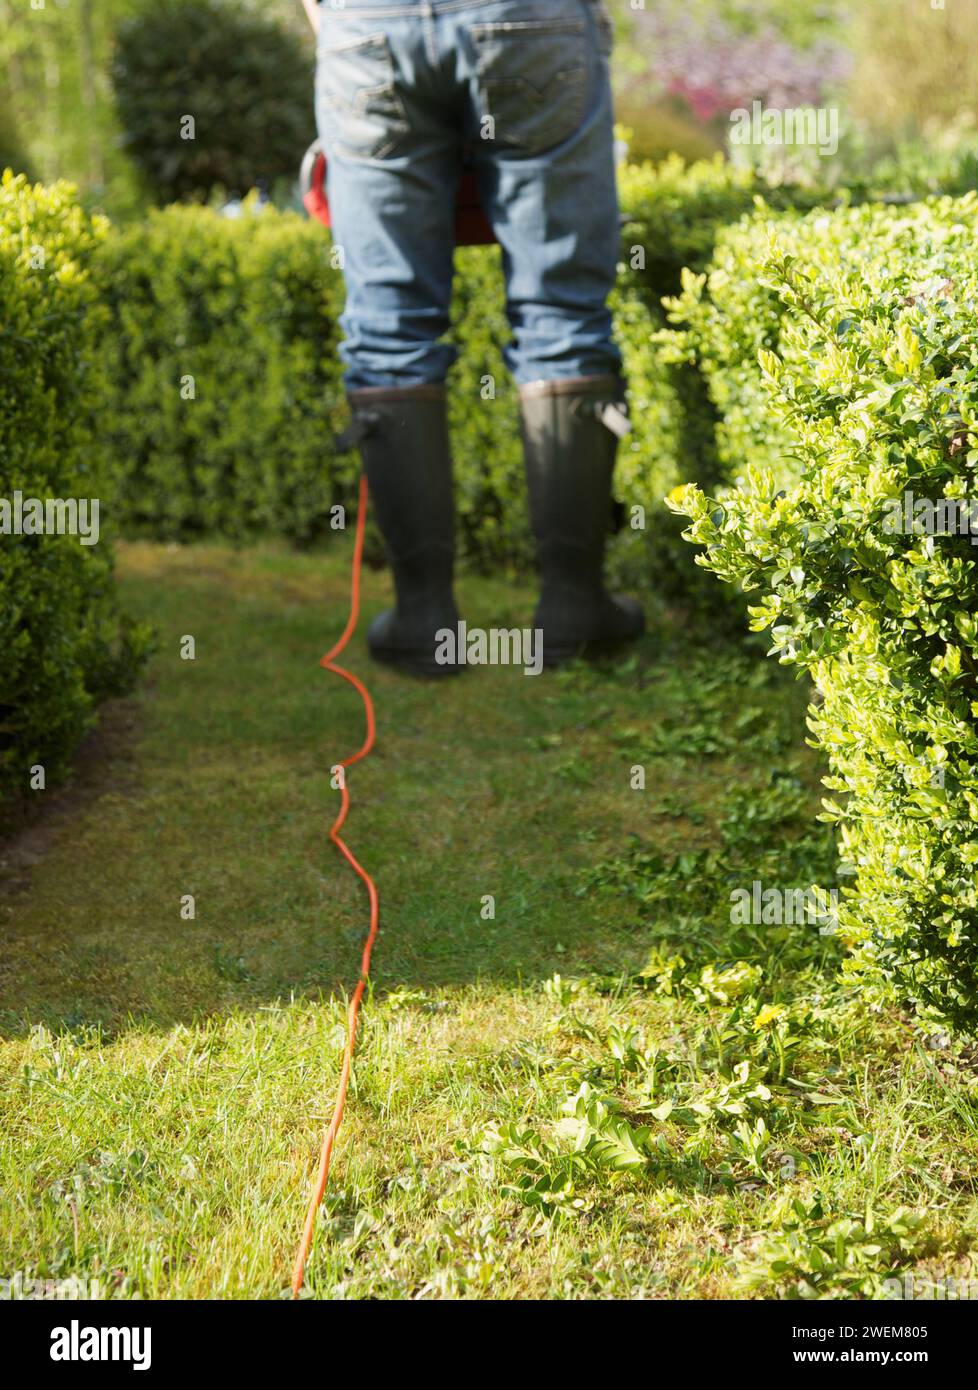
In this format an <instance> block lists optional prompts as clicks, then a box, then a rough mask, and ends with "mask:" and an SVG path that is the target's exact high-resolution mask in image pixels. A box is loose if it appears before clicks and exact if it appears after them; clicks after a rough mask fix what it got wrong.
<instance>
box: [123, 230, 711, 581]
mask: <svg viewBox="0 0 978 1390" xmlns="http://www.w3.org/2000/svg"><path fill="white" fill-rule="evenodd" d="M457 267H458V274H457V275H456V285H455V300H454V306H453V313H452V328H451V330H450V337H451V339H452V340H453V341H454V342H455V344H456V345H457V347H458V349H459V356H458V361H457V362H456V364H455V366H454V368H453V369H452V373H451V377H450V381H449V387H450V394H449V402H450V413H451V430H452V439H453V446H454V450H455V455H456V486H457V500H458V514H459V548H460V553H461V555H462V557H463V559H466V560H468V561H469V562H470V563H471V564H472V565H474V566H477V567H480V568H484V569H485V568H490V567H492V568H498V567H499V566H504V567H505V566H523V565H526V564H528V563H529V561H530V558H531V554H532V547H531V543H530V535H529V528H528V522H527V517H526V506H525V501H524V497H523V464H522V453H521V448H520V441H519V427H518V409H517V394H516V389H515V387H514V385H513V383H512V381H511V379H510V377H509V374H508V373H507V372H506V370H505V368H504V366H503V359H502V348H503V345H504V343H505V341H506V338H507V335H508V331H509V330H508V327H507V323H506V317H505V310H504V298H503V284H502V270H501V266H500V256H499V251H498V248H484V247H478V248H476V247H470V248H463V249H461V250H460V251H459V252H458V253H457ZM96 273H97V275H98V277H99V280H100V282H101V285H102V297H103V303H104V304H105V306H106V307H107V309H108V318H107V320H106V322H105V325H104V331H103V337H102V359H103V362H104V365H105V369H106V370H105V376H106V382H107V391H108V395H107V399H106V403H105V407H104V412H103V419H104V424H103V433H104V439H105V442H106V446H107V448H108V450H109V452H110V454H111V456H112V458H113V459H114V460H115V470H116V478H117V483H118V491H119V497H120V505H121V507H122V509H123V516H124V522H125V526H126V528H127V529H128V530H129V531H130V532H132V533H133V534H144V535H152V536H156V537H159V538H162V539H180V540H191V539H193V538H194V537H200V536H204V535H221V536H226V537H229V538H232V539H235V540H243V539H245V538H247V537H248V536H253V535H259V534H269V533H272V534H278V535H282V536H285V537H287V538H288V539H290V540H291V541H293V542H296V543H299V544H308V543H312V542H315V541H318V540H320V539H324V538H327V537H328V536H329V534H330V509H331V507H332V506H333V505H334V504H336V503H341V504H349V503H352V501H353V500H354V496H355V482H356V477H357V470H358V462H357V459H356V456H355V454H353V453H350V452H342V451H340V450H338V449H337V447H336V440H337V438H338V437H339V436H340V435H341V434H342V432H343V430H344V428H345V426H346V424H347V423H348V416H347V409H346V403H345V399H344V393H343V386H342V364H341V363H340V360H339V357H338V352H337V349H338V343H339V329H338V323H337V320H338V318H339V313H340V310H341V308H342V299H343V285H342V276H341V274H340V272H339V270H338V269H335V268H333V265H332V251H331V247H330V244H329V240H328V237H327V234H326V233H325V232H324V231H323V229H322V228H321V227H320V226H318V224H316V223H311V222H308V221H306V220H304V219H302V218H300V217H298V216H297V215H295V214H294V213H290V212H276V211H274V210H271V209H268V208H265V209H262V210H260V211H258V210H254V209H249V210H247V211H246V212H245V214H244V215H243V216H242V217H240V218H236V219H228V218H223V217H221V216H219V215H218V214H217V213H215V212H213V211H212V210H210V209H206V208H200V207H187V206H173V207H170V208H167V209H165V210H164V211H162V212H155V213H153V214H151V216H150V217H149V218H148V219H147V220H146V221H145V222H141V223H139V224H137V225H134V226H132V227H128V228H125V229H124V230H122V231H120V232H118V233H117V234H115V235H114V236H111V237H109V238H108V239H106V241H105V242H104V243H103V244H102V246H101V247H100V249H99V255H98V262H97V272H96ZM614 308H615V319H616V325H617V334H618V338H619V341H620V344H621V348H622V352H623V355H624V357H625V361H626V368H627V373H628V377H629V382H630V391H631V397H632V407H633V414H634V417H635V429H634V432H633V434H632V436H630V438H629V439H628V440H627V441H626V443H625V444H624V446H623V448H622V465H621V468H620V470H619V488H620V500H621V501H622V502H624V503H632V502H638V503H641V504H642V505H643V506H644V507H645V508H646V511H647V519H649V515H648V514H651V513H652V512H658V513H659V522H658V524H659V525H660V526H661V525H668V524H669V523H670V522H671V518H670V517H669V515H668V513H667V512H666V510H665V508H664V506H663V505H662V498H663V497H664V496H665V494H666V492H668V491H669V490H670V488H672V487H674V486H675V485H676V483H678V482H679V481H680V480H681V478H682V476H684V475H683V474H682V473H681V472H680V469H679V465H678V462H677V460H678V457H679V453H680V451H679V449H678V430H677V426H676V417H675V407H674V395H673V392H672V389H671V386H670V384H669V382H668V380H667V378H666V376H665V374H664V372H663V370H662V369H661V367H659V365H658V364H657V362H656V360H655V357H654V354H652V353H651V352H650V348H649V344H650V339H651V336H652V333H653V332H654V331H655V329H656V328H657V327H659V326H660V320H659V318H658V315H657V312H656V309H655V308H654V306H652V305H651V304H650V303H649V300H648V295H647V293H646V292H645V291H644V290H643V289H642V288H641V287H639V286H637V285H635V284H634V283H624V284H623V286H622V287H621V289H619V290H618V291H616V294H615V301H614ZM642 535H643V536H645V537H646V538H647V535H648V531H646V532H644V533H642ZM642 554H643V555H644V554H645V549H644V547H642Z"/></svg>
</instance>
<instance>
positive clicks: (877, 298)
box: [674, 194, 978, 1030]
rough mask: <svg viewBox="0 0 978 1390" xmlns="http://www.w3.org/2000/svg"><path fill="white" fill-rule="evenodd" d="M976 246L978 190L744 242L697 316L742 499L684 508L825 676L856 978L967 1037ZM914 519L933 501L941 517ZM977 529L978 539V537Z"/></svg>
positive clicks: (719, 559) (774, 226)
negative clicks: (965, 529) (909, 520)
mask: <svg viewBox="0 0 978 1390" xmlns="http://www.w3.org/2000/svg"><path fill="white" fill-rule="evenodd" d="M976 233H978V197H976V195H974V194H972V195H970V196H968V197H966V198H962V199H959V200H952V199H942V200H933V201H931V202H929V203H927V204H925V205H917V206H915V207H912V208H909V209H903V210H894V209H889V208H881V207H876V208H860V209H848V210H843V211H839V212H836V213H835V214H832V215H825V214H813V215H809V216H807V217H804V218H801V219H795V220H785V219H782V220H781V221H777V222H772V220H771V218H770V215H769V214H768V213H766V212H762V213H761V214H759V215H758V216H757V217H756V218H755V219H754V220H753V221H752V222H751V223H749V224H747V225H745V226H744V227H742V228H740V229H738V230H736V231H732V232H730V233H727V234H725V236H724V237H723V238H722V239H721V246H720V248H719V251H718V255H717V260H716V263H715V265H714V267H713V269H712V270H711V272H710V275H709V276H708V277H707V279H706V280H705V281H700V280H695V279H693V278H688V279H687V286H686V291H685V294H684V296H683V297H682V303H681V304H677V305H676V306H675V309H674V312H675V314H676V316H677V317H680V316H682V315H684V314H685V316H686V317H687V319H688V335H689V336H688V338H687V340H686V342H685V346H686V348H687V349H690V350H695V351H696V352H697V354H698V356H699V360H700V362H701V364H702V366H703V368H704V370H705V371H706V372H707V374H708V377H709V380H710V384H711V388H712V391H713V396H714V400H715V401H716V403H717V404H718V406H720V408H722V409H724V410H725V411H726V420H725V429H724V433H723V446H722V448H723V452H724V455H725V466H726V469H727V472H728V476H729V478H730V479H731V480H733V479H736V484H737V485H736V486H733V487H727V488H726V489H724V490H721V491H720V492H719V493H718V494H717V495H716V496H713V497H710V496H708V495H707V494H706V493H705V492H704V491H703V490H701V489H699V488H696V487H692V486H691V487H688V488H686V489H683V490H681V491H680V492H679V493H678V494H677V495H676V497H675V498H674V505H675V506H676V507H677V509H678V510H679V511H681V512H682V513H683V514H684V515H685V516H686V517H687V518H688V519H689V520H690V521H691V523H692V524H691V526H690V528H689V531H688V535H689V538H690V539H691V540H693V541H695V542H697V543H698V544H700V545H702V546H705V547H706V550H705V553H704V554H703V555H702V556H701V557H700V558H701V560H702V563H703V564H704V565H706V566H707V567H708V568H709V569H711V570H712V571H714V573H716V574H717V575H719V576H720V577H721V578H723V579H726V580H730V581H734V582H737V583H738V584H740V585H742V586H743V587H744V588H746V589H748V590H751V591H753V592H754V593H755V595H759V602H757V603H756V606H755V607H754V608H753V609H752V613H753V617H754V626H755V627H756V628H757V629H758V630H761V629H769V630H770V633H771V639H772V643H773V647H774V650H775V651H776V652H777V653H778V654H779V656H780V659H781V660H782V661H785V662H791V663H795V664H797V665H799V666H800V667H803V668H805V669H807V670H808V671H810V672H811V674H812V676H813V677H814V681H815V685H816V688H817V692H818V698H817V700H816V702H815V703H814V705H813V707H812V711H811V728H812V731H813V736H814V738H815V739H816V741H817V742H818V744H819V745H820V746H821V747H822V748H823V749H824V750H825V752H826V754H827V756H828V760H829V765H830V768H831V774H832V775H831V777H830V778H829V779H828V780H827V786H828V787H829V788H830V790H832V791H833V792H834V793H835V796H834V797H833V798H832V799H830V800H827V801H826V803H825V805H826V812H825V814H826V817H827V818H829V819H832V820H834V821H836V822H838V825H839V834H840V848H841V852H842V855H843V858H844V860H845V861H846V863H847V864H848V865H849V866H850V867H851V869H852V871H853V872H852V876H851V878H849V879H845V880H843V885H842V896H841V904H840V908H839V923H840V929H841V931H842V932H843V934H844V936H845V938H846V940H847V941H848V943H849V944H850V945H851V947H852V956H851V960H850V963H849V964H850V968H851V969H852V970H853V971H854V972H856V973H857V974H859V975H861V976H862V978H863V979H864V981H865V983H866V986H867V990H868V998H869V999H870V1000H873V999H886V998H896V999H899V1000H901V1001H909V1002H910V1003H911V1004H913V1005H914V1006H915V1007H916V1008H917V1009H918V1010H919V1011H920V1012H921V1014H923V1015H925V1016H927V1017H932V1018H936V1019H939V1020H942V1021H944V1022H948V1023H951V1024H952V1025H955V1026H957V1027H960V1028H964V1029H968V1030H974V1028H975V1027H976V1026H978V876H976V865H978V731H976V715H978V616H976V615H978V548H976V546H975V545H974V544H973V543H972V541H973V539H978V505H976V506H975V507H974V508H972V505H971V499H978V486H976V474H978V317H976V309H978V273H976V267H975V256H974V246H975V237H976ZM683 345H684V344H683V341H682V339H680V340H678V342H674V346H677V347H678V348H681V347H683ZM908 498H909V499H910V507H909V510H908V509H907V503H906V499H908ZM915 502H922V503H929V504H931V514H930V519H929V521H928V515H927V512H928V509H927V507H915V505H914V503H915ZM949 503H950V504H951V505H950V507H949ZM935 507H944V508H946V509H948V511H949V512H950V521H951V524H950V525H949V524H948V517H947V516H945V517H944V518H943V519H942V518H941V516H940V513H939V512H936V513H935V512H934V510H933V509H934V508H935ZM897 508H899V509H900V510H899V514H897V512H896V510H895V509H897ZM908 515H909V516H911V517H914V516H916V517H917V519H916V520H915V521H914V522H913V525H911V526H909V527H907V526H906V525H905V518H906V517H907V516H908ZM901 518H903V519H904V520H901ZM972 518H973V519H974V521H975V524H976V535H975V536H974V537H973V536H972V535H971V534H966V533H960V531H959V528H960V527H961V526H964V525H968V524H970V522H971V520H972ZM847 885H848V886H847Z"/></svg>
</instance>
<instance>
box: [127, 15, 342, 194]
mask: <svg viewBox="0 0 978 1390" xmlns="http://www.w3.org/2000/svg"><path fill="white" fill-rule="evenodd" d="M112 83H113V87H114V91H115V99H116V108H117V112H118V117H119V121H120V124H121V127H122V132H123V134H122V141H123V145H124V148H125V149H126V150H127V151H128V152H129V154H130V155H131V157H132V158H133V160H134V161H135V163H136V164H137V166H138V167H139V170H140V172H141V173H142V175H143V177H144V179H145V180H146V183H147V185H148V186H149V189H150V191H151V192H152V194H153V196H154V197H156V198H159V199H160V200H166V199H178V198H187V197H194V196H201V195H206V194H207V193H208V192H209V191H210V190H211V189H212V188H214V187H215V186H220V187H222V188H224V189H227V190H229V191H233V192H238V193H244V192H246V191H247V190H248V189H249V188H251V187H253V186H254V185H255V183H256V182H257V181H258V180H259V179H262V180H266V181H268V182H269V183H270V184H271V183H274V182H275V181H276V180H277V179H282V178H286V177H287V178H290V179H291V178H292V177H293V176H294V174H295V170H296V167H297V164H298V161H299V159H300V157H301V155H302V152H303V150H304V149H305V148H306V145H307V144H308V142H309V140H310V138H311V136H312V134H313V132H314V129H315V122H314V117H313V104H312V94H313V82H312V63H311V52H310V46H309V45H308V44H307V43H304V42H302V40H301V39H300V38H299V36H298V34H297V33H294V32H292V31H290V30H287V29H285V28H283V26H282V25H281V24H280V23H278V22H276V20H275V19H274V18H268V17H266V16H265V15H263V14H261V13H258V12H257V11H255V10H252V9H251V8H249V7H246V6H244V5H241V4H228V3H226V0H224V3H222V0H161V3H156V2H155V0H154V3H153V4H152V5H149V6H146V7H141V8H140V10H139V11H138V12H137V13H136V14H135V15H133V16H132V18H130V19H128V20H126V21H124V22H123V23H122V24H121V25H120V26H119V30H118V35H117V42H116V48H115V54H114V57H113V61H112ZM188 118H192V127H191V125H190V122H189V120H188Z"/></svg>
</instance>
